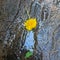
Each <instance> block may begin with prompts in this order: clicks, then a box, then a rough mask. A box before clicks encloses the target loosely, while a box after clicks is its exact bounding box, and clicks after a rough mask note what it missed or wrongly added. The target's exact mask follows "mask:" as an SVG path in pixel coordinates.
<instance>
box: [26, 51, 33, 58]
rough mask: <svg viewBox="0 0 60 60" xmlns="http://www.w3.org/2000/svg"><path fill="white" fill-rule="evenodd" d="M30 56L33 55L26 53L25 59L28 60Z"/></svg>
mask: <svg viewBox="0 0 60 60" xmlns="http://www.w3.org/2000/svg"><path fill="white" fill-rule="evenodd" d="M32 55H33V53H32V52H30V51H29V52H27V53H26V55H25V58H29V57H30V56H32Z"/></svg>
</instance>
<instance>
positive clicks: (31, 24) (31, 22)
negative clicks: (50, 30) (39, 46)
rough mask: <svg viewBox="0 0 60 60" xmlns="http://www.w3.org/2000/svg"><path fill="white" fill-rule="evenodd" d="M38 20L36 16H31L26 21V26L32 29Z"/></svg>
mask: <svg viewBox="0 0 60 60" xmlns="http://www.w3.org/2000/svg"><path fill="white" fill-rule="evenodd" d="M36 25H37V21H36V18H29V19H27V20H26V21H25V22H24V26H25V28H26V29H27V30H32V29H34V28H36Z"/></svg>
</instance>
